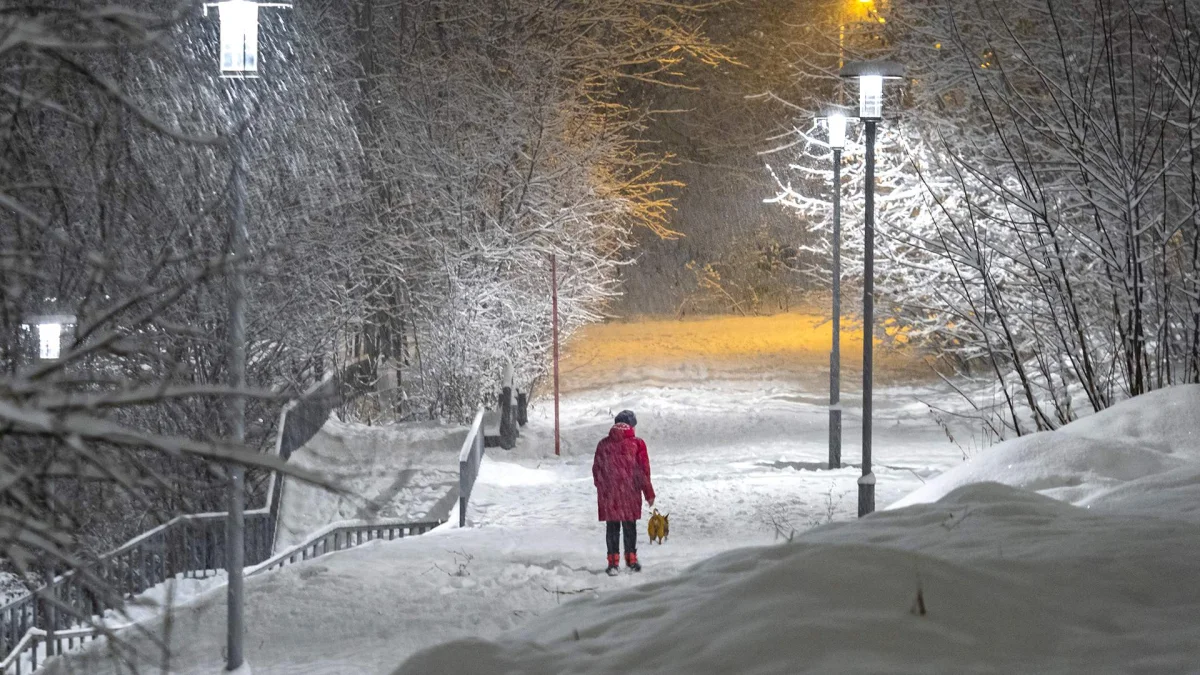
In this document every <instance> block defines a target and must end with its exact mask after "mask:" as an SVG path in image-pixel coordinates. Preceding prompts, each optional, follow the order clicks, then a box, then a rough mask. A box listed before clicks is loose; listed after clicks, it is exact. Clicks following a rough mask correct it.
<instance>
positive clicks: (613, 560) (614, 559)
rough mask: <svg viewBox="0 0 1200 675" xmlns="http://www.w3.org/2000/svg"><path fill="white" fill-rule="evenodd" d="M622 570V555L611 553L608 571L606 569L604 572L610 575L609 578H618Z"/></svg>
mask: <svg viewBox="0 0 1200 675" xmlns="http://www.w3.org/2000/svg"><path fill="white" fill-rule="evenodd" d="M620 570H621V554H620V553H609V554H608V569H606V570H604V571H605V572H606V573H608V576H610V577H615V576H617V573H618V572H619V571H620Z"/></svg>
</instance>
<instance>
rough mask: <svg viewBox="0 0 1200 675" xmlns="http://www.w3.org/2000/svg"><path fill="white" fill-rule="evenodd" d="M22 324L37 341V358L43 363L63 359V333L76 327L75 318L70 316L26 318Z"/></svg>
mask: <svg viewBox="0 0 1200 675" xmlns="http://www.w3.org/2000/svg"><path fill="white" fill-rule="evenodd" d="M21 323H22V324H24V328H25V329H26V330H28V331H30V332H31V333H32V334H33V336H34V337H36V339H37V357H38V358H39V359H41V360H43V361H56V360H58V359H60V358H62V336H63V333H64V332H65V331H66V330H67V329H68V328H69V327H70V326H74V325H75V317H74V316H73V315H70V314H43V315H38V316H29V317H26V318H25V320H24V321H22V322H21Z"/></svg>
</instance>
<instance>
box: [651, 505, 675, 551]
mask: <svg viewBox="0 0 1200 675" xmlns="http://www.w3.org/2000/svg"><path fill="white" fill-rule="evenodd" d="M670 517H671V514H669V513H668V514H667V515H665V516H664V515H663V514H661V513H659V512H658V509H654V513H653V514H652V515H651V516H650V522H648V523H647V524H646V534H648V535H650V543H654V540H655V539H657V540H658V543H659V544H661V543H663V539H666V538H667V535H669V534H671V523H670V521H668V520H667V519H668V518H670Z"/></svg>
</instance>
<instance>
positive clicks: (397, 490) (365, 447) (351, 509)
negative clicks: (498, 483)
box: [275, 417, 467, 551]
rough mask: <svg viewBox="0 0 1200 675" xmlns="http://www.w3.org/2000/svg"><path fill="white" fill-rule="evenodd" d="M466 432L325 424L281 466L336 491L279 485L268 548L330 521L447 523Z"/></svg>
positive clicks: (295, 539)
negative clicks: (311, 475)
mask: <svg viewBox="0 0 1200 675" xmlns="http://www.w3.org/2000/svg"><path fill="white" fill-rule="evenodd" d="M466 435H467V429H466V427H462V426H456V425H446V424H437V423H420V424H406V425H399V426H370V427H368V426H363V425H359V424H343V423H341V422H338V421H337V420H336V419H334V418H332V417H331V418H330V420H329V421H328V422H326V423H325V426H323V427H322V428H321V430H320V431H318V432H317V434H316V435H315V436H314V437H313V438H312V439H311V440H309V441H308V442H307V443H305V444H304V446H303V447H301V448H300V449H299V450H297V451H296V452H295V453H294V454H293V455H292V457H291V459H289V460H288V461H289V462H291V463H293V464H295V465H297V466H299V467H302V468H305V469H309V470H311V471H314V472H317V473H319V474H321V475H323V476H325V477H326V478H327V479H328V480H329V482H330V483H332V484H334V485H337V486H339V487H340V488H341V491H332V490H329V489H326V488H324V487H321V486H317V485H312V484H308V483H303V482H300V481H294V480H285V481H284V483H283V494H282V497H281V501H280V510H279V530H278V532H277V533H276V535H275V550H277V551H281V550H284V549H286V548H288V547H290V546H294V545H296V544H299V543H302V542H303V541H304V540H305V538H306V537H308V536H309V535H311V534H313V533H314V532H316V531H317V530H319V529H321V528H322V527H325V526H327V525H330V524H332V523H337V522H342V521H356V522H372V521H375V520H384V519H405V520H410V521H419V520H439V519H444V518H446V516H447V514H448V513H449V510H450V507H451V506H452V502H453V500H454V495H450V494H449V492H450V491H451V490H452V489H453V488H455V487H456V486H457V485H458V452H459V449H460V448H461V447H462V443H463V439H464V438H465V437H466Z"/></svg>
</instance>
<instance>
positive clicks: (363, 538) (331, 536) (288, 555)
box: [246, 520, 446, 576]
mask: <svg viewBox="0 0 1200 675" xmlns="http://www.w3.org/2000/svg"><path fill="white" fill-rule="evenodd" d="M445 522H446V521H444V520H433V521H427V522H420V523H407V522H401V521H398V520H383V521H378V522H374V523H370V524H367V525H361V524H356V525H345V524H338V525H331V526H329V527H327V528H325V529H324V530H321V531H319V532H317V534H315V535H313V536H312V537H309V539H308V540H307V541H305V542H304V543H303V544H297V545H295V546H293V547H291V548H289V549H288V550H286V551H284V552H282V553H279V554H277V555H275V556H273V557H272V558H271V559H270V560H267V561H265V562H263V563H262V564H260V565H258V566H257V567H255V568H254V569H251V570H248V571H247V572H246V576H254V575H256V574H260V573H262V572H268V571H270V570H277V569H279V568H281V567H284V566H285V565H291V564H293V563H298V562H303V561H305V560H312V559H313V558H319V557H321V556H323V555H325V554H326V553H335V552H337V551H345V550H347V549H351V548H355V547H356V546H362V545H363V544H366V543H368V542H371V541H376V540H386V541H392V540H394V539H403V538H404V537H413V536H416V535H419V534H425V533H426V532H429V531H430V530H432V529H433V528H435V527H437V526H439V525H442V524H444V523H445Z"/></svg>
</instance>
